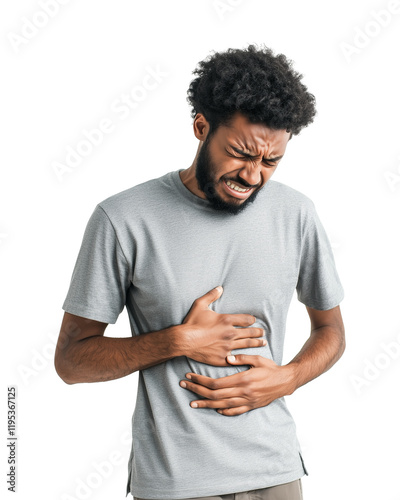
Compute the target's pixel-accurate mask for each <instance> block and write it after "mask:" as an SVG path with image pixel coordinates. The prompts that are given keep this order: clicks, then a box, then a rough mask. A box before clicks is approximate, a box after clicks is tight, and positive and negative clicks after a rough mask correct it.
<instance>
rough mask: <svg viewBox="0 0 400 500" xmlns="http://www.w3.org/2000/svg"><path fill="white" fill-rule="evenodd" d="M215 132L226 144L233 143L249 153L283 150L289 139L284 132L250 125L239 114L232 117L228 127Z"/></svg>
mask: <svg viewBox="0 0 400 500" xmlns="http://www.w3.org/2000/svg"><path fill="white" fill-rule="evenodd" d="M217 132H221V138H222V139H224V140H225V141H226V142H233V143H235V144H233V145H238V146H239V147H241V148H242V149H243V148H244V150H246V149H247V150H248V151H249V152H252V151H253V152H254V151H255V150H258V151H261V150H264V149H268V150H270V149H271V148H273V149H274V150H275V149H285V147H286V144H287V142H288V140H289V137H290V133H289V132H287V131H286V130H274V129H271V128H269V127H267V126H266V125H265V124H263V123H252V122H250V121H249V119H248V118H247V117H246V116H244V115H242V114H240V113H237V114H235V115H234V116H233V118H232V120H231V122H230V123H229V125H221V126H220V127H219V129H218V131H217Z"/></svg>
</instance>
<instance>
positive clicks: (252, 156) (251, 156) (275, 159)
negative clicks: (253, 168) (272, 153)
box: [231, 146, 283, 162]
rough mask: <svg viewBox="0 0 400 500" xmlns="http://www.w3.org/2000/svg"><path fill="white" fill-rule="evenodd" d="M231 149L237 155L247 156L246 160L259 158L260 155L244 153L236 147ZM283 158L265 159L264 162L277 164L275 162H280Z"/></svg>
mask: <svg viewBox="0 0 400 500" xmlns="http://www.w3.org/2000/svg"><path fill="white" fill-rule="evenodd" d="M231 148H232V149H233V150H234V151H236V153H239V154H241V155H243V156H245V157H246V158H257V156H258V155H251V154H249V153H245V152H244V151H242V150H241V149H239V148H235V146H231ZM282 158H283V155H282V156H277V157H276V158H263V161H272V162H275V161H278V160H280V159H282Z"/></svg>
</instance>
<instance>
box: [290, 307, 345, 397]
mask: <svg viewBox="0 0 400 500" xmlns="http://www.w3.org/2000/svg"><path fill="white" fill-rule="evenodd" d="M306 307H307V306H306ZM307 312H308V315H309V316H310V321H311V333H310V337H309V338H308V339H307V341H306V342H305V344H304V345H303V347H302V348H301V350H300V351H299V353H298V354H297V355H296V356H295V357H294V358H293V359H292V360H291V361H290V363H288V364H287V365H286V366H287V367H288V368H289V369H291V370H292V384H293V391H292V392H294V391H295V390H296V389H298V388H299V387H301V386H302V385H304V384H307V382H310V381H311V380H313V379H314V378H316V377H318V376H319V375H321V374H322V373H324V372H326V371H327V370H329V368H331V367H332V366H333V365H334V364H335V363H336V362H337V361H338V359H339V358H340V357H341V356H342V354H343V352H344V350H345V348H346V340H345V329H344V325H343V320H342V315H341V312H340V306H336V307H334V308H333V309H329V310H328V311H319V310H317V309H312V308H311V307H307Z"/></svg>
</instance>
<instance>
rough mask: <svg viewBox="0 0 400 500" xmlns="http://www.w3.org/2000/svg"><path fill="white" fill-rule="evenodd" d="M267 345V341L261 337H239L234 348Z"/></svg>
mask: <svg viewBox="0 0 400 500" xmlns="http://www.w3.org/2000/svg"><path fill="white" fill-rule="evenodd" d="M265 345H267V341H266V340H265V339H263V338H260V339H239V340H235V346H234V347H232V349H246V348H249V347H263V346H265Z"/></svg>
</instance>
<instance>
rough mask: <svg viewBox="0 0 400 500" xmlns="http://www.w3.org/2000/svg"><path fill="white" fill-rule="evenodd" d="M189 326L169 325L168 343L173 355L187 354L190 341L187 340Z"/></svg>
mask: <svg viewBox="0 0 400 500" xmlns="http://www.w3.org/2000/svg"><path fill="white" fill-rule="evenodd" d="M188 332H189V327H188V325H186V324H181V325H176V326H172V327H171V332H170V335H169V337H170V345H171V350H172V353H171V354H172V355H173V357H178V356H189V354H190V341H189V340H188Z"/></svg>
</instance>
